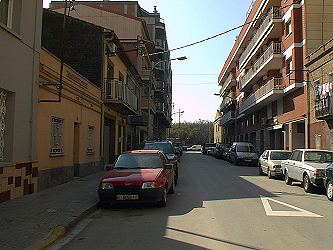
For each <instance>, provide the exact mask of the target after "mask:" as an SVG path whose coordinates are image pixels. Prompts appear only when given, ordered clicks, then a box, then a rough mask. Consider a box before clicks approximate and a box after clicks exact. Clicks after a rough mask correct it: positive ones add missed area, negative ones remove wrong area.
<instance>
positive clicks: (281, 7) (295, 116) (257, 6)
mask: <svg viewBox="0 0 333 250" xmlns="http://www.w3.org/2000/svg"><path fill="white" fill-rule="evenodd" d="M323 3H324V1H319V0H318V1H317V0H314V1H292V0H256V1H254V2H253V4H252V6H251V8H250V10H249V12H248V13H247V19H246V21H245V23H246V25H244V26H243V28H242V29H241V31H240V33H239V35H238V37H237V39H236V41H235V44H234V46H233V48H232V50H231V52H230V54H229V56H228V58H227V60H226V62H225V64H224V66H223V68H222V70H221V72H220V75H219V78H218V81H219V85H220V86H221V89H220V95H221V98H222V99H221V105H220V110H221V112H222V119H221V126H223V127H224V128H225V132H226V138H225V141H227V142H232V141H248V142H251V143H253V144H254V145H255V146H256V148H257V149H258V150H259V151H260V152H262V151H263V150H265V149H268V148H270V149H288V150H292V149H294V148H307V147H309V146H310V145H309V143H308V141H309V136H310V135H309V114H308V95H307V90H308V89H307V77H306V76H307V74H306V70H305V67H304V64H305V58H306V56H307V55H309V54H310V53H311V52H312V51H313V50H315V49H316V48H317V47H318V46H319V45H320V42H322V41H320V39H317V37H318V36H319V34H318V32H317V31H320V29H317V28H318V25H317V24H318V19H314V18H313V16H312V14H313V13H314V12H318V10H319V9H322V8H323V6H322V5H323ZM320 7H321V8H320ZM320 20H322V22H329V19H323V18H320ZM325 39H328V38H327V37H325ZM325 39H324V40H325ZM326 41H327V40H326ZM316 45H317V46H316Z"/></svg>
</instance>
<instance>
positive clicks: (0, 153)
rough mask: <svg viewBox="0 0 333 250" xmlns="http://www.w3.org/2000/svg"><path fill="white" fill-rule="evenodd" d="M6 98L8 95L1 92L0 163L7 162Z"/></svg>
mask: <svg viewBox="0 0 333 250" xmlns="http://www.w3.org/2000/svg"><path fill="white" fill-rule="evenodd" d="M6 97H7V93H6V92H4V91H1V90H0V161H4V160H5V128H6V111H7V108H6Z"/></svg>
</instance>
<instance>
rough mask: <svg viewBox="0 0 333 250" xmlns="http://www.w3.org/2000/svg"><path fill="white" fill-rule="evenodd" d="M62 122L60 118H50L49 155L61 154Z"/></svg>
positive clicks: (62, 151)
mask: <svg viewBox="0 0 333 250" xmlns="http://www.w3.org/2000/svg"><path fill="white" fill-rule="evenodd" d="M63 123H64V120H63V119H62V118H57V117H52V119H51V150H50V154H51V155H57V154H63V153H64V145H63V137H64V128H63Z"/></svg>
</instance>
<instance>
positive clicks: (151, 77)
mask: <svg viewBox="0 0 333 250" xmlns="http://www.w3.org/2000/svg"><path fill="white" fill-rule="evenodd" d="M186 59H187V57H186V56H181V57H177V58H172V59H168V60H161V61H158V62H157V63H153V66H152V68H151V71H150V74H149V85H148V127H147V137H148V139H150V138H149V137H150V136H149V134H150V118H151V117H150V98H151V93H150V92H151V89H152V85H153V72H154V69H155V68H156V66H157V65H158V64H160V63H163V62H170V61H174V60H179V61H183V60H186Z"/></svg>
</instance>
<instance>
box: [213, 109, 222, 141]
mask: <svg viewBox="0 0 333 250" xmlns="http://www.w3.org/2000/svg"><path fill="white" fill-rule="evenodd" d="M221 118H222V114H221V112H220V111H219V110H217V111H216V114H215V120H214V142H215V143H221V142H222V140H223V128H222V127H221V126H220V124H221Z"/></svg>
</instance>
